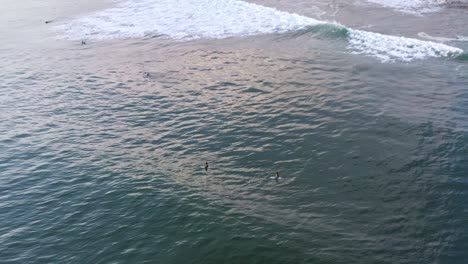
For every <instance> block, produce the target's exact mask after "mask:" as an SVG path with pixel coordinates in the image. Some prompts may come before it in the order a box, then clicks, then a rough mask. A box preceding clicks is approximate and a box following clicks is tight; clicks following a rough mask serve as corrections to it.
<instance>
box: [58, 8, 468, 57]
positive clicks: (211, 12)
mask: <svg viewBox="0 0 468 264" xmlns="http://www.w3.org/2000/svg"><path fill="white" fill-rule="evenodd" d="M306 27H323V28H324V30H328V29H327V28H335V29H336V28H339V29H342V30H345V31H346V32H347V38H348V40H349V49H350V50H352V52H354V53H357V54H364V55H367V56H373V57H376V58H378V59H380V60H382V61H394V60H402V61H411V60H413V59H423V58H426V57H442V56H452V55H456V54H461V53H463V51H462V50H461V49H458V48H455V47H451V46H448V45H445V44H440V43H434V42H430V41H422V40H417V39H410V38H404V37H395V36H387V35H382V34H378V33H371V32H366V31H361V30H354V29H348V28H346V27H343V26H340V25H337V24H333V23H327V22H324V21H320V20H316V19H313V18H310V17H305V16H301V15H297V14H292V13H288V12H283V11H278V10H276V9H274V8H269V7H265V6H261V5H256V4H252V3H248V2H244V1H239V0H141V1H135V0H130V1H126V2H121V3H119V4H117V6H116V7H114V8H110V9H107V10H104V11H101V12H97V13H95V14H92V15H89V16H86V17H82V18H78V19H76V20H72V21H68V22H66V23H64V24H62V25H60V26H57V27H56V29H58V30H61V31H63V32H64V33H65V37H66V38H67V39H71V40H81V39H93V40H104V39H113V38H141V37H151V36H164V37H168V38H172V39H176V40H191V39H199V38H227V37H235V36H249V35H258V34H271V33H282V32H287V31H295V30H300V29H304V28H306ZM331 30H333V29H331Z"/></svg>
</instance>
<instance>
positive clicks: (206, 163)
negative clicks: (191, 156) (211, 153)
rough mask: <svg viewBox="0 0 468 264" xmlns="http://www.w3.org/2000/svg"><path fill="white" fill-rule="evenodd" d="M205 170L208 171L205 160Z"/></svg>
mask: <svg viewBox="0 0 468 264" xmlns="http://www.w3.org/2000/svg"><path fill="white" fill-rule="evenodd" d="M205 171H208V162H205Z"/></svg>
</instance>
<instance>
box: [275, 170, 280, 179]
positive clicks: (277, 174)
mask: <svg viewBox="0 0 468 264" xmlns="http://www.w3.org/2000/svg"><path fill="white" fill-rule="evenodd" d="M279 177H280V176H279V171H277V172H276V177H275V180H279Z"/></svg>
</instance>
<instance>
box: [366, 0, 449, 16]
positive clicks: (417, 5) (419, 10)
mask: <svg viewBox="0 0 468 264" xmlns="http://www.w3.org/2000/svg"><path fill="white" fill-rule="evenodd" d="M367 1H368V2H371V3H374V4H378V5H381V6H384V7H388V8H392V9H395V10H397V11H400V12H404V13H410V14H416V15H420V14H424V13H431V12H437V11H439V10H440V9H441V5H442V4H444V3H445V2H446V0H367Z"/></svg>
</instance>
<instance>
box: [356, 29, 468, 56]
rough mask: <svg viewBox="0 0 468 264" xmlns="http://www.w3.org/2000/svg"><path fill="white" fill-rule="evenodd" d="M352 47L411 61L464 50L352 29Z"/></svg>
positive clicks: (358, 52) (367, 52)
mask: <svg viewBox="0 0 468 264" xmlns="http://www.w3.org/2000/svg"><path fill="white" fill-rule="evenodd" d="M349 32H350V39H349V42H350V49H351V50H353V52H354V53H356V54H364V55H368V56H373V57H376V58H379V59H380V60H381V61H396V60H401V61H411V60H414V59H424V58H427V57H447V56H451V55H456V54H460V53H463V50H461V49H459V48H456V47H452V46H448V45H445V44H441V43H435V42H431V41H423V40H418V39H412V38H405V37H397V36H388V35H383V34H379V33H372V32H367V31H362V30H354V29H350V30H349Z"/></svg>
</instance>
